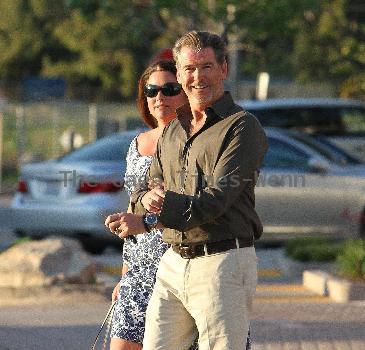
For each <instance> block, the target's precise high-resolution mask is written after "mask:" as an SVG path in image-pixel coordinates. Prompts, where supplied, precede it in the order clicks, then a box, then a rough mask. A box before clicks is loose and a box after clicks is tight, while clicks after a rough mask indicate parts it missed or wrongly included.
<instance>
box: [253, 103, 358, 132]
mask: <svg viewBox="0 0 365 350" xmlns="http://www.w3.org/2000/svg"><path fill="white" fill-rule="evenodd" d="M250 112H251V113H253V114H254V115H256V116H257V118H258V119H259V120H260V122H261V124H262V125H263V126H275V127H282V128H289V129H294V130H300V131H304V132H307V133H310V134H322V135H329V136H330V135H332V136H335V135H338V136H346V135H354V134H365V108H361V107H286V108H275V107H273V108H267V109H257V110H253V109H251V110H250Z"/></svg>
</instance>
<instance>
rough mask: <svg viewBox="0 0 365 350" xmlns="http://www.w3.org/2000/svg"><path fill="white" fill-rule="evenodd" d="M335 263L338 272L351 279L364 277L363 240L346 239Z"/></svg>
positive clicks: (364, 255)
mask: <svg viewBox="0 0 365 350" xmlns="http://www.w3.org/2000/svg"><path fill="white" fill-rule="evenodd" d="M336 264H337V267H338V274H339V275H341V276H342V277H346V278H351V279H365V240H361V239H357V240H348V241H347V242H346V243H345V245H344V247H343V249H342V251H341V253H340V254H339V255H338V257H337V260H336Z"/></svg>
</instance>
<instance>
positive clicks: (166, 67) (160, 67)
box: [137, 60, 176, 128]
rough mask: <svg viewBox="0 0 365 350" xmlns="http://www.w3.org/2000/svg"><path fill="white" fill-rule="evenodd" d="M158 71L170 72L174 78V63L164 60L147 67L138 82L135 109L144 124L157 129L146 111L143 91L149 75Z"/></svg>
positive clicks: (146, 105) (152, 118) (155, 122)
mask: <svg viewBox="0 0 365 350" xmlns="http://www.w3.org/2000/svg"><path fill="white" fill-rule="evenodd" d="M160 71H166V72H171V73H172V74H173V75H174V76H176V66H175V62H174V61H172V60H164V61H159V62H156V63H153V64H152V65H150V66H149V67H147V69H146V70H145V71H144V72H143V73H142V75H141V77H140V79H139V81H138V95H137V108H138V110H139V112H140V113H141V116H142V118H143V120H144V122H145V123H146V124H147V125H148V126H149V127H151V128H156V127H157V120H156V119H155V118H154V117H153V116H152V114H151V113H150V111H149V109H148V104H147V97H146V96H145V95H144V93H143V89H144V86H145V85H146V83H147V80H148V79H149V77H150V76H151V74H152V73H154V72H160Z"/></svg>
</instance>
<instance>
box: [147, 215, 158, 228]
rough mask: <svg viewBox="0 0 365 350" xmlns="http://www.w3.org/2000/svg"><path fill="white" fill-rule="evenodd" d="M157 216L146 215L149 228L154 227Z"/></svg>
mask: <svg viewBox="0 0 365 350" xmlns="http://www.w3.org/2000/svg"><path fill="white" fill-rule="evenodd" d="M157 221H158V219H157V215H155V214H150V215H146V223H147V224H148V225H150V226H153V225H156V224H157Z"/></svg>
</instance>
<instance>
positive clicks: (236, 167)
mask: <svg viewBox="0 0 365 350" xmlns="http://www.w3.org/2000/svg"><path fill="white" fill-rule="evenodd" d="M205 114H206V121H205V124H204V126H203V127H202V128H201V129H200V130H199V131H198V132H197V133H195V134H194V135H192V136H191V137H189V136H188V135H189V134H188V133H187V131H186V130H188V129H189V126H190V121H191V119H192V114H191V110H190V106H189V105H188V104H187V105H185V106H183V107H181V108H179V109H178V110H177V118H176V119H175V120H173V121H171V122H170V123H169V124H168V125H167V126H166V127H165V129H164V131H163V133H162V136H161V138H160V139H159V141H158V145H157V151H156V154H155V156H154V159H153V161H152V164H151V167H150V169H149V173H148V177H149V178H150V179H154V178H159V179H162V180H163V181H164V184H165V190H166V195H165V199H164V202H163V206H162V209H161V214H160V215H159V221H160V222H161V223H162V224H163V225H164V226H165V227H166V229H164V231H163V240H164V241H165V242H167V243H171V244H180V243H183V244H196V243H201V242H215V241H221V240H225V239H231V238H236V237H237V238H243V239H245V240H247V241H250V240H252V241H253V240H254V239H258V238H259V237H260V236H261V234H262V225H261V221H260V219H259V217H258V215H257V213H256V211H255V195H254V188H255V183H256V179H257V175H258V170H259V168H260V166H261V164H262V161H263V158H264V155H265V152H266V150H267V139H266V135H265V133H264V131H263V128H262V127H261V125H260V123H259V122H258V121H257V119H256V118H255V117H254V116H253V115H252V114H250V113H248V112H246V111H244V110H243V109H242V108H241V107H240V106H238V105H236V104H235V103H234V102H233V100H232V98H231V95H230V94H229V93H228V92H225V93H224V95H223V96H222V97H221V98H220V99H219V100H217V101H216V102H215V103H214V104H213V105H212V106H211V107H209V108H207V109H206V110H205ZM147 191H148V189H146V188H139V189H136V191H135V192H134V193H133V194H132V197H131V201H132V203H133V204H134V209H135V212H136V213H145V210H144V208H143V206H142V204H141V199H142V197H143V195H144V194H145V193H146V192H147Z"/></svg>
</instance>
